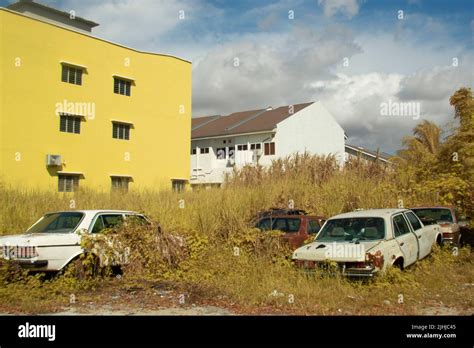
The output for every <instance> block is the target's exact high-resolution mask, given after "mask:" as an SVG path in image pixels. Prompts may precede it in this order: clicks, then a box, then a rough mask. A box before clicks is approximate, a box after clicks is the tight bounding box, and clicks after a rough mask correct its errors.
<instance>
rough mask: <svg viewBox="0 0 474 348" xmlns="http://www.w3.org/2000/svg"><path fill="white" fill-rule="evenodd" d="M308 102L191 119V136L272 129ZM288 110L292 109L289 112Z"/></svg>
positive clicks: (200, 136)
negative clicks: (291, 106)
mask: <svg viewBox="0 0 474 348" xmlns="http://www.w3.org/2000/svg"><path fill="white" fill-rule="evenodd" d="M311 104H313V102H310V103H303V104H295V105H293V110H291V108H290V105H287V106H280V107H279V108H276V109H273V108H266V109H258V110H249V111H239V112H234V113H232V114H230V115H227V116H219V115H217V116H204V117H196V118H193V119H192V131H191V138H192V139H199V138H208V137H218V136H227V135H229V136H230V135H237V134H248V133H259V132H266V131H273V130H274V129H275V127H276V126H277V124H278V123H280V122H281V121H283V120H284V119H286V118H288V117H290V116H292V115H293V114H295V113H297V112H298V111H301V110H303V109H304V108H306V107H308V106H309V105H311ZM290 111H293V112H292V113H290Z"/></svg>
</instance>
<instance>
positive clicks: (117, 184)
mask: <svg viewBox="0 0 474 348" xmlns="http://www.w3.org/2000/svg"><path fill="white" fill-rule="evenodd" d="M129 183H130V178H129V177H125V176H113V177H112V191H114V192H128V184H129Z"/></svg>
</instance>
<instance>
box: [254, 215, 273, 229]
mask: <svg viewBox="0 0 474 348" xmlns="http://www.w3.org/2000/svg"><path fill="white" fill-rule="evenodd" d="M256 227H257V228H260V229H261V230H264V231H267V230H271V229H272V220H271V219H270V218H265V219H262V220H260V221H259V222H258V223H257V226H256Z"/></svg>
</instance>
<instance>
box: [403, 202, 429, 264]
mask: <svg viewBox="0 0 474 348" xmlns="http://www.w3.org/2000/svg"><path fill="white" fill-rule="evenodd" d="M405 217H406V218H407V220H408V222H409V225H410V227H411V229H412V231H413V233H415V235H416V238H417V239H418V248H419V255H418V259H422V258H424V257H425V256H427V255H428V254H429V253H430V252H431V245H432V244H433V243H432V240H430V239H432V238H430V236H429V235H428V234H427V233H426V229H425V228H423V224H422V223H421V221H420V220H419V219H418V217H417V216H416V215H415V213H413V212H411V211H407V212H405Z"/></svg>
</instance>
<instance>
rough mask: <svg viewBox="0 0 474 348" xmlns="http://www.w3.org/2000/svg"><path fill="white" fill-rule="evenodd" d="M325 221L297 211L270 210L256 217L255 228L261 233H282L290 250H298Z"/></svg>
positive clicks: (319, 217)
mask: <svg viewBox="0 0 474 348" xmlns="http://www.w3.org/2000/svg"><path fill="white" fill-rule="evenodd" d="M325 221H326V219H325V218H324V217H322V216H315V215H307V214H306V212H305V211H304V210H299V209H271V210H269V211H265V212H261V213H260V214H259V215H258V219H257V223H256V225H255V227H257V228H259V229H261V230H262V231H269V230H278V231H282V232H284V234H283V236H282V238H283V239H284V240H285V241H287V242H288V243H289V244H290V247H291V248H292V249H296V248H299V247H300V246H302V245H303V243H304V241H305V240H306V239H308V238H310V237H311V236H315V235H316V233H318V232H319V230H320V229H321V227H322V226H323V224H324V222H325Z"/></svg>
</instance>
